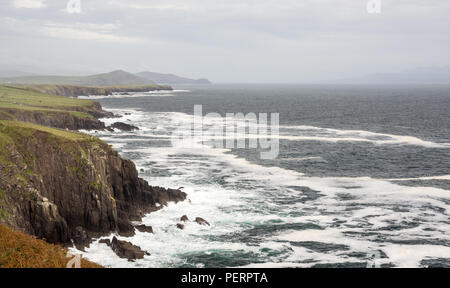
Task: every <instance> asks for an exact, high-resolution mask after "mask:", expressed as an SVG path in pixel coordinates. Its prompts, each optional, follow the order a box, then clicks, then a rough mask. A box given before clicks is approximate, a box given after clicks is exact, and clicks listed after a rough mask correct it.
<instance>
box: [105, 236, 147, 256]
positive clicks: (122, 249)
mask: <svg viewBox="0 0 450 288" xmlns="http://www.w3.org/2000/svg"><path fill="white" fill-rule="evenodd" d="M110 247H111V250H113V251H114V253H116V254H117V256H119V257H120V258H125V259H128V261H133V260H136V259H143V258H144V256H145V255H148V256H149V255H150V253H148V252H146V251H143V250H142V249H141V248H140V247H139V246H136V245H133V244H131V243H130V242H127V241H121V240H118V239H117V238H116V237H114V238H113V239H112V241H111V245H110Z"/></svg>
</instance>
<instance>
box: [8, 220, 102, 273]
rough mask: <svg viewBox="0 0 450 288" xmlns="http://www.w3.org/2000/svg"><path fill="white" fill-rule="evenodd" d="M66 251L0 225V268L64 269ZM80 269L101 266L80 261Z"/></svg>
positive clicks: (84, 260)
mask: <svg viewBox="0 0 450 288" xmlns="http://www.w3.org/2000/svg"><path fill="white" fill-rule="evenodd" d="M66 256H67V249H64V248H62V247H60V246H57V245H53V244H49V243H47V242H45V241H43V240H40V239H36V238H35V237H33V236H30V235H26V234H24V233H22V232H19V231H14V230H13V229H11V228H8V227H6V226H4V225H0V268H65V267H66V266H67V263H68V262H69V261H70V260H71V259H70V257H69V258H68V257H66ZM81 268H102V266H100V265H98V264H95V263H92V262H89V261H87V260H86V259H81Z"/></svg>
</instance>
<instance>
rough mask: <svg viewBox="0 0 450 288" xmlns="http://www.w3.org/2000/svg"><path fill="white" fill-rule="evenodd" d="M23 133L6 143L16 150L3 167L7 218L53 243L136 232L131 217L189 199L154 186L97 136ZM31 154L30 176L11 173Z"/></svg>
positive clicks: (83, 241)
mask: <svg viewBox="0 0 450 288" xmlns="http://www.w3.org/2000/svg"><path fill="white" fill-rule="evenodd" d="M25 132H26V131H22V130H18V131H15V133H16V134H15V137H14V139H13V140H12V142H11V143H10V144H9V145H8V147H7V149H8V150H9V153H8V154H7V155H8V156H9V155H10V154H11V155H18V157H17V158H16V159H14V160H8V161H12V162H13V163H14V165H13V166H6V165H5V166H4V167H3V166H1V167H0V176H1V177H7V181H6V180H5V181H0V189H1V190H3V191H5V196H4V197H5V198H4V199H3V200H4V201H5V203H9V207H8V212H9V213H10V214H11V215H10V216H9V217H8V218H6V219H5V220H4V221H5V224H8V225H9V226H10V227H14V228H16V229H18V230H21V231H24V232H25V233H27V234H31V235H35V236H37V237H38V238H45V239H46V240H47V241H48V242H51V243H55V244H62V245H72V244H73V243H74V244H75V245H76V246H78V247H84V246H86V245H87V244H89V243H90V242H91V241H92V238H99V237H102V236H107V235H110V233H111V232H117V233H119V235H121V236H132V235H134V233H135V227H134V226H133V225H132V224H131V221H140V220H141V219H142V216H143V215H146V214H148V213H151V212H154V211H157V210H159V209H162V208H163V207H164V206H165V205H167V204H168V202H171V201H173V202H179V201H183V200H185V199H186V193H184V192H181V191H179V190H174V189H165V188H161V187H154V186H150V185H149V184H148V182H147V181H145V180H143V179H141V178H139V177H138V171H137V170H136V166H135V165H134V163H133V162H132V161H130V160H127V159H123V158H121V157H120V155H119V154H118V152H117V151H115V150H113V149H112V148H111V147H110V146H109V145H108V144H106V143H104V142H102V141H96V140H95V138H87V139H86V140H82V141H68V140H67V139H65V138H61V139H60V138H57V137H54V136H51V135H50V134H49V133H47V132H44V131H39V130H36V132H35V133H33V137H29V136H28V135H29V134H26V133H25ZM21 133H25V134H24V135H22V134H21ZM49 139H51V141H50V140H49ZM25 156H26V157H28V158H25ZM28 159H32V164H33V165H29V164H28V169H31V170H32V171H31V172H32V173H27V174H26V175H25V178H26V179H25V180H26V181H22V180H20V178H19V179H16V178H17V177H13V176H14V175H16V174H17V171H21V169H22V168H23V167H24V165H26V164H24V163H27V161H29V160H28ZM16 170H17V171H16ZM8 175H11V177H10V176H8ZM19 180H20V181H19ZM72 240H73V242H72Z"/></svg>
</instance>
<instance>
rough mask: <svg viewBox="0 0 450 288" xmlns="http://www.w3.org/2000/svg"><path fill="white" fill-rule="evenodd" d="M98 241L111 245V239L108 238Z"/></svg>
mask: <svg viewBox="0 0 450 288" xmlns="http://www.w3.org/2000/svg"><path fill="white" fill-rule="evenodd" d="M98 243H102V244H106V245H108V246H111V240H109V239H100V241H98Z"/></svg>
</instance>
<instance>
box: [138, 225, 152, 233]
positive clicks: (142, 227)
mask: <svg viewBox="0 0 450 288" xmlns="http://www.w3.org/2000/svg"><path fill="white" fill-rule="evenodd" d="M135 227H136V229H137V230H138V231H139V232H144V233H153V227H152V226H147V225H137V226H135Z"/></svg>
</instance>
